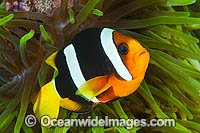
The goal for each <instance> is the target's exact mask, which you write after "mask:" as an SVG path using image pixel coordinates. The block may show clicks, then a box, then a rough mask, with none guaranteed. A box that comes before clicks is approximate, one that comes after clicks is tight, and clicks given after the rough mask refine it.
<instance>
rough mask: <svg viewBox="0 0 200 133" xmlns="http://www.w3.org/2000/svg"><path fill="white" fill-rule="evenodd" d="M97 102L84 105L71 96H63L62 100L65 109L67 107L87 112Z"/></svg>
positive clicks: (70, 109)
mask: <svg viewBox="0 0 200 133" xmlns="http://www.w3.org/2000/svg"><path fill="white" fill-rule="evenodd" d="M95 106H96V104H93V105H83V104H81V103H78V102H76V101H73V100H71V99H69V98H63V99H62V101H61V107H62V108H64V109H67V110H69V111H73V112H77V113H78V112H87V111H89V110H91V109H92V108H93V107H95Z"/></svg>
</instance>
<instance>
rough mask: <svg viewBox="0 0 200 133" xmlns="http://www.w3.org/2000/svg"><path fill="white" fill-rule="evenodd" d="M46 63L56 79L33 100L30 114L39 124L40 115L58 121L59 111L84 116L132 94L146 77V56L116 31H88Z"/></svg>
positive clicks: (135, 41) (106, 29) (137, 45)
mask: <svg viewBox="0 0 200 133" xmlns="http://www.w3.org/2000/svg"><path fill="white" fill-rule="evenodd" d="M46 63H47V64H49V65H50V66H52V67H53V68H54V69H55V70H56V71H57V72H58V75H57V77H56V78H55V79H52V80H51V81H50V82H48V83H47V84H45V85H44V86H43V87H42V88H41V90H40V92H39V93H38V94H37V96H36V100H35V103H34V107H33V111H34V113H35V115H36V117H37V118H38V119H39V120H40V118H41V116H43V115H48V116H50V117H51V118H57V117H58V114H59V108H60V107H62V108H64V109H67V110H69V111H73V112H77V113H84V112H88V111H90V110H91V109H93V108H94V107H95V106H97V105H98V104H100V103H106V102H109V101H111V100H115V99H118V98H121V97H125V96H128V95H129V94H131V93H133V92H134V91H135V90H136V89H137V88H138V86H139V85H140V83H141V82H142V80H143V78H144V76H145V72H146V69H147V66H148V63H149V53H148V52H147V50H146V49H145V48H143V47H142V46H141V45H140V43H139V42H138V41H137V40H135V39H133V38H131V37H128V36H125V35H123V34H121V33H120V32H118V31H115V30H113V29H110V28H102V29H100V28H89V29H86V30H83V31H82V32H80V33H79V34H78V35H76V36H75V38H73V39H72V41H71V42H70V43H69V44H68V45H67V46H66V47H65V48H63V49H62V50H60V51H57V52H55V53H53V54H52V55H51V56H50V57H48V58H47V60H46Z"/></svg>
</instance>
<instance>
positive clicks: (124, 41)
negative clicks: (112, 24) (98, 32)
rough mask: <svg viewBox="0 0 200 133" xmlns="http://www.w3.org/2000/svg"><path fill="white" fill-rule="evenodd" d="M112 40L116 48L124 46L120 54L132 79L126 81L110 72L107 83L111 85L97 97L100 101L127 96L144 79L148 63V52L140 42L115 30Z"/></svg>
mask: <svg viewBox="0 0 200 133" xmlns="http://www.w3.org/2000/svg"><path fill="white" fill-rule="evenodd" d="M113 36H114V42H115V44H116V46H117V48H119V47H122V46H123V48H125V51H126V50H127V52H125V54H120V52H119V54H120V56H121V59H122V61H123V63H124V65H125V66H126V67H127V69H128V70H129V73H130V74H131V75H132V77H133V80H130V81H127V80H124V79H122V78H121V77H119V76H117V75H115V74H111V75H109V76H108V84H109V85H110V86H112V87H110V89H109V90H108V91H107V92H106V93H104V94H102V95H101V96H100V97H99V100H100V101H101V102H107V101H109V99H114V98H117V97H124V96H128V95H129V94H131V93H133V92H134V91H135V90H136V89H137V88H138V87H139V85H140V83H141V82H142V80H143V79H144V76H145V72H146V69H147V66H148V63H149V53H148V52H147V50H146V49H145V48H143V47H142V46H141V45H140V43H139V42H138V41H137V40H135V39H133V38H131V37H128V36H125V35H123V34H121V33H119V32H117V31H115V32H114V33H113Z"/></svg>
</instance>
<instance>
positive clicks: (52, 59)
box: [45, 51, 58, 72]
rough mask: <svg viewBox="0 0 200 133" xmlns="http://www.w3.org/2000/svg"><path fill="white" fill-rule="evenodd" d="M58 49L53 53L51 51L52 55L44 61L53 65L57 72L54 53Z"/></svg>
mask: <svg viewBox="0 0 200 133" xmlns="http://www.w3.org/2000/svg"><path fill="white" fill-rule="evenodd" d="M57 53H58V51H56V52H55V53H53V54H52V55H50V56H49V57H48V58H47V59H46V60H45V62H46V63H47V64H48V65H50V66H51V67H53V68H54V69H55V70H56V71H57V72H58V68H57V67H56V64H55V58H56V55H57Z"/></svg>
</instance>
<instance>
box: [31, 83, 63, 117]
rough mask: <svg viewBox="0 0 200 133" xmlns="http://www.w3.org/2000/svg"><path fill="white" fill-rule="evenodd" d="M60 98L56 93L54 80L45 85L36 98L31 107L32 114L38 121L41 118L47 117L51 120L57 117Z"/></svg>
mask: <svg viewBox="0 0 200 133" xmlns="http://www.w3.org/2000/svg"><path fill="white" fill-rule="evenodd" d="M60 102H61V97H60V96H59V94H58V93H57V91H56V89H55V86H54V80H52V81H51V82H49V83H47V84H45V85H44V86H43V87H42V88H41V89H40V91H39V93H38V94H37V96H36V100H35V103H34V105H33V112H34V113H35V116H36V117H37V119H38V121H40V120H41V117H42V116H49V117H50V118H51V119H53V118H56V119H57V117H58V114H59V108H60Z"/></svg>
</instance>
